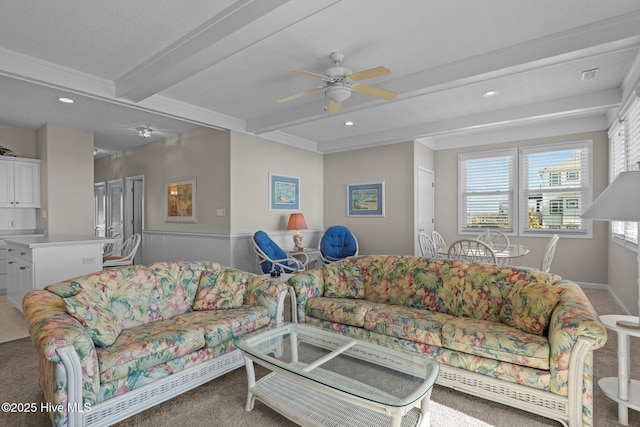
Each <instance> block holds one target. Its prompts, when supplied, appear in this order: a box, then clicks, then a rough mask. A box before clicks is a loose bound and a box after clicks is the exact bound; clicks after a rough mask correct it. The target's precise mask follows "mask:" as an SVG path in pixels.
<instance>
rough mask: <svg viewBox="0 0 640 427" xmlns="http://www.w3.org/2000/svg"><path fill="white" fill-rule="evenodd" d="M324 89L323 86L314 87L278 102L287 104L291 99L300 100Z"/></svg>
mask: <svg viewBox="0 0 640 427" xmlns="http://www.w3.org/2000/svg"><path fill="white" fill-rule="evenodd" d="M322 89H324V86H318V87H314V88H313V89H309V90H305V91H304V92H300V93H296V94H295V95H291V96H287V97H286V98H282V99H279V100H278V102H287V101H291V100H292V99H296V98H300V97H301V96H304V95H309V94H310V93H314V92H318V91H319V90H322Z"/></svg>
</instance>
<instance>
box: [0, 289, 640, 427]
mask: <svg viewBox="0 0 640 427" xmlns="http://www.w3.org/2000/svg"><path fill="white" fill-rule="evenodd" d="M585 292H586V293H587V295H588V296H589V298H590V299H591V301H592V302H593V303H594V306H595V308H596V310H597V311H598V313H599V314H620V311H619V309H618V307H617V306H616V305H615V303H614V301H613V299H612V298H611V297H610V296H609V295H608V293H607V292H606V291H602V290H593V289H585ZM616 351H617V342H616V336H615V334H613V333H610V334H609V339H608V341H607V344H606V345H605V347H604V348H602V349H600V350H598V351H596V352H595V353H594V354H595V377H596V384H597V379H599V378H602V377H608V376H616V375H617V356H616ZM631 355H632V356H637V357H640V340H636V339H633V340H632V348H631ZM256 370H257V374H258V375H259V376H260V375H264V374H265V373H266V370H264V369H262V368H260V367H257V369H256ZM36 373H37V360H36V357H35V353H34V351H33V345H32V344H31V343H30V342H29V340H28V339H20V340H16V341H11V342H8V343H4V344H0V384H2V387H1V388H0V401H1V402H15V403H17V402H23V403H27V402H37V403H38V404H39V403H40V402H41V398H42V397H41V394H40V391H39V389H38V385H37V376H36ZM631 375H632V377H633V378H640V365H638V364H637V363H636V364H635V365H633V364H632V374H631ZM246 387H247V386H246V375H245V371H244V369H238V370H236V371H234V372H231V373H229V374H227V375H224V376H222V377H220V378H218V379H216V380H214V381H211V382H209V383H207V384H205V385H203V386H201V387H198V388H196V389H195V390H191V391H190V392H187V393H184V394H182V395H180V396H178V397H176V398H174V399H172V400H170V401H168V402H165V403H164V404H162V405H160V406H157V407H155V408H151V409H149V410H147V411H145V412H143V413H140V414H137V415H135V416H133V417H131V418H129V419H127V420H125V421H123V422H121V423H118V424H117V425H118V426H119V427H134V426H135V427H138V426H142V427H165V426H166V427H173V426H177V425H184V426H190V427H191V426H213V425H215V426H221V427H225V426H234V427H235V426H248V427H249V426H250V427H255V426H260V427H263V426H264V427H269V426H274V427H275V426H293V425H295V424H293V423H291V422H290V421H288V420H286V419H284V418H283V417H282V416H280V415H279V414H277V413H275V412H274V411H272V410H271V409H269V408H267V407H266V406H264V405H263V404H261V403H260V402H256V405H255V408H254V410H253V411H252V412H248V413H247V412H245V411H244V404H245V399H246ZM432 401H433V402H436V404H437V405H434V408H433V412H434V414H433V419H432V425H433V426H434V427H449V426H456V427H457V426H470V427H471V426H478V427H480V426H483V427H484V426H487V425H489V426H495V427H513V426H517V427H529V426H531V427H538V426H560V423H558V422H555V421H553V420H549V419H547V418H542V417H539V416H536V415H534V414H530V413H528V412H523V411H520V410H517V409H513V408H510V407H507V406H504V405H501V404H498V403H494V402H489V401H486V400H483V399H478V398H475V397H473V396H469V395H466V394H464V393H460V392H456V391H453V390H450V389H447V388H444V387H440V386H436V387H435V388H434V390H433V394H432ZM594 402H595V403H594V407H595V409H594V415H595V420H594V426H595V427H614V426H619V424H618V423H617V416H618V415H617V404H616V403H615V402H613V401H611V400H610V399H608V398H606V397H605V396H604V395H603V394H602V392H601V391H600V388H599V387H598V386H597V385H596V386H595V387H594ZM447 408H450V409H451V410H449V409H447ZM629 424H630V425H632V426H640V413H638V412H636V411H629ZM46 425H49V422H48V417H47V415H46V414H43V413H35V414H25V413H22V414H8V413H0V426H24V427H32V426H34V427H35V426H46Z"/></svg>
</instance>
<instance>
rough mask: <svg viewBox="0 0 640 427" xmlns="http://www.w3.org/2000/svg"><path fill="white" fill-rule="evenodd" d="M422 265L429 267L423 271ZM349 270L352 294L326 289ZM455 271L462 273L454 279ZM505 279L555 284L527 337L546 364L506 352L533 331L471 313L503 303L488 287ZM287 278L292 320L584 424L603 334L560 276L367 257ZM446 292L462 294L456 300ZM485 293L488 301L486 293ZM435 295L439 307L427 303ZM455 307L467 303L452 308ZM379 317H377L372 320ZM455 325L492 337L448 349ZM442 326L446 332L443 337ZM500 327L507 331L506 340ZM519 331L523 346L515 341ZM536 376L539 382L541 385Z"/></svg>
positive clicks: (495, 397)
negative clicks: (552, 301) (538, 327)
mask: <svg viewBox="0 0 640 427" xmlns="http://www.w3.org/2000/svg"><path fill="white" fill-rule="evenodd" d="M453 263H456V264H453ZM354 267H356V268H357V270H354ZM449 267H451V269H450V270H449ZM329 269H334V270H333V271H332V270H329ZM427 270H428V271H429V272H430V273H428V274H425V271H427ZM462 270H464V271H462ZM491 271H494V272H495V277H494V276H493V273H491ZM431 273H433V274H431ZM429 274H431V276H429ZM353 275H357V276H360V275H361V279H359V280H361V281H362V287H363V288H364V292H363V293H361V294H360V295H357V296H356V294H355V293H352V294H350V295H346V296H344V295H338V296H336V295H335V291H336V289H338V288H339V287H340V286H342V287H343V288H342V290H344V289H349V286H353V284H354V283H357V282H358V281H357V280H352V279H353V277H352V276H353ZM427 276H429V278H427ZM446 276H448V277H446ZM461 277H462V278H464V279H463V280H459V278H461ZM513 277H524V278H526V279H525V280H524V282H527V281H528V282H532V283H533V282H536V283H537V282H538V280H540V281H545V286H549V287H552V288H555V287H557V288H560V289H562V291H561V293H560V295H559V297H558V298H559V299H558V300H557V303H556V305H555V306H553V307H552V308H553V310H552V314H551V315H550V318H549V324H548V327H547V328H546V329H545V331H547V332H545V333H544V334H543V335H540V336H539V339H537V340H538V341H537V342H539V343H540V345H541V346H542V347H543V348H544V347H545V346H546V347H547V348H548V353H547V354H548V356H546V357H548V358H549V359H548V361H549V367H548V368H533V367H532V366H533V365H532V364H530V363H529V362H527V361H522V360H518V359H517V358H518V357H520V356H514V355H515V354H519V353H518V352H519V351H520V350H521V348H518V347H519V346H520V345H524V344H530V342H529V343H528V341H526V340H527V339H529V338H530V339H531V340H535V339H536V338H535V337H534V336H533V335H531V334H529V333H525V335H523V332H522V331H517V330H512V327H511V326H509V325H505V324H502V322H501V321H500V317H499V316H498V320H497V322H496V321H495V320H491V321H489V320H482V319H477V318H475V317H474V315H478V314H481V315H485V314H486V313H487V312H488V311H489V310H485V307H487V306H488V307H491V306H493V309H496V307H500V308H503V307H505V306H504V305H502V306H501V305H500V304H502V302H500V301H498V300H499V298H500V297H499V296H498V295H500V294H501V295H505V294H509V291H510V290H511V289H512V288H513V283H512V282H510V280H513V282H515V279H511V278H513ZM336 278H338V279H336ZM505 279H506V280H505ZM287 283H288V285H289V286H290V291H291V292H292V293H293V294H294V295H295V299H296V315H297V318H296V320H297V321H299V322H301V323H307V324H311V325H314V326H317V327H321V328H327V329H330V330H332V331H335V332H341V333H343V334H345V335H349V336H353V337H355V338H359V339H367V340H370V341H373V342H376V343H378V344H381V345H386V346H390V347H397V348H401V349H402V350H404V351H408V352H412V353H418V354H423V355H425V357H434V358H435V359H436V360H437V361H438V362H439V363H440V375H439V376H438V379H437V382H436V383H437V384H439V385H442V386H446V387H450V388H453V389H455V390H459V391H463V392H465V393H468V394H472V395H475V396H478V397H481V398H484V399H488V400H491V401H495V402H499V403H502V404H506V405H509V406H512V407H515V408H518V409H521V410H526V411H529V412H532V413H535V414H538V415H542V416H544V417H548V418H551V419H554V420H557V421H559V422H560V423H561V424H562V425H564V426H569V427H581V426H591V425H592V421H593V414H592V411H593V400H592V399H593V350H595V349H597V348H600V347H602V346H603V345H604V343H605V342H606V337H607V334H606V329H605V328H604V326H603V325H602V323H601V322H600V321H599V318H598V315H597V313H596V312H595V310H594V309H593V307H592V306H591V304H590V303H589V301H588V299H587V298H586V296H585V295H584V292H583V291H582V290H581V289H580V288H579V287H578V286H577V285H576V284H575V283H573V282H570V281H566V280H561V278H560V277H559V276H557V275H552V274H548V273H543V272H540V271H536V270H527V269H517V268H513V269H512V268H511V267H506V266H498V265H493V266H492V265H490V264H481V263H466V262H462V261H453V260H443V259H427V258H420V257H409V256H383V255H369V256H360V257H352V258H348V259H346V260H344V261H341V262H339V263H334V264H331V265H329V266H324V267H323V268H318V269H314V270H310V271H308V272H306V273H301V274H298V275H296V276H293V277H292V278H290V279H289V280H288V282H287ZM416 283H418V284H416ZM357 286H360V285H357ZM525 286H526V285H525ZM451 287H457V289H456V291H455V292H451V289H450V288H451ZM447 288H448V289H447ZM438 291H439V292H440V293H441V295H440V296H438V295H437V293H438ZM327 292H329V293H327ZM347 292H349V291H347ZM445 294H446V295H445ZM421 295H422V296H423V297H424V299H422V300H421V301H427V300H428V301H430V302H431V303H433V304H435V305H433V306H432V307H431V309H429V308H428V307H426V306H424V305H423V302H418V303H416V301H418V300H420V298H421V297H420V296H421ZM443 295H444V296H443ZM456 295H459V296H461V298H463V300H459V299H458V300H456V299H455V298H456V297H455V296H456ZM487 295H491V298H493V301H488V300H487V299H486V298H487ZM416 296H418V297H416ZM447 296H449V297H451V298H452V300H453V301H457V302H456V303H455V304H457V305H456V306H455V307H454V306H452V305H447V306H446V307H445V305H446V304H443V300H446V298H447ZM441 297H442V298H441ZM494 297H495V298H494ZM483 298H484V299H483ZM314 300H315V301H314ZM438 303H440V304H441V305H440V306H437V307H436V305H437V304H438ZM424 304H425V305H426V304H427V303H424ZM455 304H454V305H455ZM473 304H478V307H481V312H477V311H476V312H474V311H473V307H471V306H472V305H473ZM483 304H487V305H483ZM464 310H467V311H466V312H465V313H461V312H460V313H458V312H456V311H464ZM385 316H386V317H385ZM494 319H495V318H494ZM383 320H384V322H385V323H384V324H382V323H379V322H380V321H383ZM358 322H360V323H358ZM439 322H442V323H441V324H440V323H439ZM476 323H477V325H476ZM388 325H391V326H388ZM465 328H466V329H465ZM476 328H477V329H476ZM445 329H446V331H445ZM513 329H515V328H513ZM461 330H466V332H464V334H467V337H471V338H470V339H480V338H478V337H482V336H483V335H482V334H485V335H484V336H493V337H494V338H495V339H496V340H497V343H498V344H495V343H493V344H492V342H490V341H487V342H484V341H482V344H474V345H475V346H476V347H478V350H477V351H475V350H470V349H469V347H467V348H460V347H458V348H456V347H455V346H454V345H455V344H458V343H461V342H464V341H462V339H465V338H466V337H461V336H455V335H453V334H451V331H455V332H456V333H458V331H461ZM445 332H446V333H449V334H450V335H447V339H449V340H450V341H448V342H446V343H445ZM476 332H478V334H476ZM503 334H504V335H503ZM433 335H438V337H437V338H433ZM509 335H511V336H513V337H517V339H515V340H511V344H510V343H509ZM425 337H428V338H427V339H426V340H425ZM521 337H522V338H523V339H524V340H525V341H523V343H524V344H517V343H518V342H520V341H519V339H520V338H521ZM453 338H456V339H460V340H459V341H453ZM419 339H421V340H422V341H420V342H419V341H418V340H419ZM427 340H430V342H426V341H427ZM436 341H438V342H440V344H439V345H438V344H436V343H435V342H436ZM532 342H533V341H532ZM451 343H453V345H452V344H451ZM514 343H515V344H514ZM545 343H546V344H545ZM503 344H504V346H503ZM509 345H513V346H514V348H513V349H512V350H511V351H507V350H505V351H506V352H507V353H509V354H508V355H506V356H496V357H495V358H492V355H490V354H488V352H489V351H493V350H492V349H494V348H500V349H501V350H504V349H507V348H509V347H508V346H509ZM522 350H523V351H526V350H524V348H522ZM512 351H513V353H512ZM483 352H484V353H483ZM520 354H524V353H520ZM510 358H511V359H510ZM542 378H544V380H543V379H542ZM536 381H545V383H544V384H547V385H546V387H545V386H543V385H541V384H543V383H542V382H540V383H537V382H536Z"/></svg>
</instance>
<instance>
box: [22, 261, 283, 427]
mask: <svg viewBox="0 0 640 427" xmlns="http://www.w3.org/2000/svg"><path fill="white" fill-rule="evenodd" d="M201 279H202V280H201ZM203 282H204V283H205V286H204V288H205V289H207V290H208V289H211V288H216V287H217V286H219V284H220V283H224V284H225V285H224V286H227V285H229V283H232V284H238V283H242V286H240V287H239V288H232V289H233V290H236V289H239V290H242V292H240V293H238V292H234V291H230V290H229V288H228V287H225V288H223V289H224V291H226V293H225V295H230V294H234V295H236V296H237V297H238V298H239V300H238V299H236V301H237V303H239V304H241V305H238V304H236V305H235V306H230V307H228V308H225V307H226V306H225V305H218V306H216V308H213V307H210V306H197V304H198V303H200V304H201V303H202V301H203V300H202V298H204V297H201V296H202V295H205V297H206V294H205V293H201V292H200V291H201V290H202V289H203ZM207 285H208V287H207ZM229 286H231V285H229ZM238 286H239V285H238ZM96 287H98V288H104V291H101V292H102V293H103V294H104V298H103V301H105V304H108V302H112V306H111V307H112V316H113V317H114V318H117V317H119V316H125V317H127V318H126V319H125V321H128V322H130V324H128V326H127V327H125V328H124V330H123V331H122V332H121V333H120V334H119V335H118V336H117V337H115V338H114V339H115V341H114V343H113V344H112V345H111V346H106V347H101V346H99V344H100V342H99V341H96V336H95V332H94V331H92V330H91V327H90V326H88V325H85V324H83V323H82V322H81V321H80V320H81V319H78V318H76V317H74V316H72V315H71V314H70V313H69V312H68V310H69V305H68V304H69V303H68V301H67V300H68V299H69V298H75V299H76V301H77V300H79V299H80V296H81V295H87V293H92V295H95V294H96V291H95V289H96ZM286 292H287V288H286V286H285V285H284V284H283V283H279V282H277V281H273V280H271V279H270V278H269V277H264V276H259V275H256V274H252V273H248V272H244V271H240V270H235V269H232V268H227V267H221V266H220V265H219V264H218V263H212V262H205V261H200V262H188V261H173V262H161V263H155V264H151V265H149V266H127V267H120V268H116V269H109V270H104V271H102V272H97V273H93V274H90V275H86V276H81V277H78V278H75V279H70V280H68V281H65V282H61V283H57V284H52V285H49V286H47V287H46V288H45V289H44V290H37V291H32V292H30V293H28V294H27V295H26V296H25V298H24V300H23V308H24V313H25V316H26V317H27V320H28V321H29V326H30V328H29V329H30V335H31V339H32V341H33V342H34V344H35V346H36V351H37V355H38V358H39V365H40V378H39V382H40V388H41V389H42V391H43V393H44V400H45V402H47V403H48V404H49V405H50V407H51V408H52V412H51V414H50V415H51V418H52V423H53V425H54V426H56V427H79V426H108V425H111V424H114V423H116V422H118V421H121V420H123V419H125V418H128V417H130V416H132V415H134V414H136V413H138V412H141V411H144V410H146V409H148V408H150V407H152V406H155V405H157V404H159V403H162V402H164V401H166V400H168V399H171V398H172V397H175V396H177V395H179V394H181V393H184V392H186V391H188V390H191V389H193V388H195V387H198V386H200V385H201V384H204V383H206V382H208V381H210V380H212V379H214V378H217V377H219V376H221V375H223V374H225V373H228V372H230V371H233V370H235V369H237V368H239V367H242V366H244V359H243V357H242V354H241V352H240V350H238V349H237V348H235V343H236V342H237V341H238V340H239V339H240V338H241V337H242V336H243V335H245V334H247V333H250V332H253V331H256V330H260V329H262V328H267V327H275V326H278V325H280V324H281V323H282V322H283V320H284V299H285V296H286ZM98 295H99V296H102V294H98ZM208 295H211V294H208ZM212 298H214V299H213V300H208V302H212V301H213V302H217V301H220V300H219V299H217V300H216V299H215V298H219V294H216V295H215V296H214V297H212ZM113 301H115V302H113ZM145 302H152V303H153V307H152V306H147V307H146V306H144V303H145ZM116 306H117V307H124V310H120V311H116V308H113V307H116ZM149 312H151V313H152V315H153V320H151V321H146V322H144V323H142V324H140V323H139V322H138V323H137V324H131V323H132V322H133V320H136V319H134V318H135V317H136V314H138V315H139V313H143V314H144V313H149ZM74 315H76V316H77V315H78V313H77V312H74ZM137 320H138V321H140V319H137ZM145 320H148V319H145ZM180 334H183V335H180ZM185 336H187V337H193V336H195V337H196V338H195V339H192V340H191V341H188V340H187V339H186V338H184V337H185ZM129 340H130V341H129ZM155 342H161V343H170V344H168V349H167V348H164V347H162V348H161V347H156V348H151V345H153V343H155ZM193 342H195V344H191V343H193ZM129 343H132V344H131V345H133V346H134V347H131V345H130V344H129ZM136 343H140V345H141V346H143V347H145V348H150V352H149V354H148V355H146V353H145V354H142V353H138V354H136V353H134V352H135V351H136V349H138V348H139V347H136V345H137V344H136ZM147 343H148V345H147ZM173 343H175V344H173ZM178 348H180V350H181V351H182V353H176V354H173V353H170V352H171V351H172V350H175V351H179V350H178ZM162 351H166V352H167V353H168V354H169V356H166V357H165V358H164V359H161V360H160V359H159V358H160V357H161V356H162V354H163V353H162ZM109 352H111V353H109ZM123 355H124V356H127V357H129V356H134V359H133V360H132V361H129V360H126V359H125V357H123ZM102 356H104V357H108V358H109V360H110V361H113V360H117V362H116V366H115V367H114V366H113V365H112V366H110V367H107V368H106V369H112V371H107V372H110V374H107V373H105V372H103V370H104V369H105V367H104V366H102V365H104V364H107V363H109V362H105V361H104V359H102ZM99 360H100V361H99ZM139 362H140V363H139ZM143 363H146V365H143ZM118 364H120V365H118ZM116 369H120V371H116ZM117 372H122V375H121V376H120V377H116V373H117ZM108 375H112V376H111V378H106V379H105V381H106V382H103V376H108ZM110 381H112V382H110Z"/></svg>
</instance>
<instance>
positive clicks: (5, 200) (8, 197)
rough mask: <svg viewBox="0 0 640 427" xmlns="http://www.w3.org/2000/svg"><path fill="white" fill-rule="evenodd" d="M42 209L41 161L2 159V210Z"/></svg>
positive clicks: (0, 197) (0, 173) (0, 182)
mask: <svg viewBox="0 0 640 427" xmlns="http://www.w3.org/2000/svg"><path fill="white" fill-rule="evenodd" d="M39 207H40V160H38V159H25V158H21V157H7V158H1V159H0V208H39Z"/></svg>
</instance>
